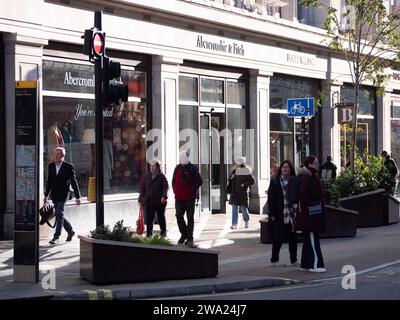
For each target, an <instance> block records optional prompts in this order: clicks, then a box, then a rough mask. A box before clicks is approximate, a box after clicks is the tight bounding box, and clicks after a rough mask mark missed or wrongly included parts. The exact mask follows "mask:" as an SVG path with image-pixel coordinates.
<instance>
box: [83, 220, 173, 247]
mask: <svg viewBox="0 0 400 320" xmlns="http://www.w3.org/2000/svg"><path fill="white" fill-rule="evenodd" d="M90 236H91V237H92V238H93V239H98V240H112V241H125V242H132V243H143V244H153V245H163V246H172V245H173V244H172V243H171V241H170V240H168V239H165V238H163V237H160V236H159V235H155V236H153V237H151V238H143V237H140V236H135V235H134V231H133V230H132V229H131V228H130V227H125V226H124V220H120V221H118V222H117V223H115V225H114V227H113V230H112V231H111V230H110V227H109V226H108V225H101V226H98V227H96V229H95V230H93V231H90Z"/></svg>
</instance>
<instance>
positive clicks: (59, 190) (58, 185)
mask: <svg viewBox="0 0 400 320" xmlns="http://www.w3.org/2000/svg"><path fill="white" fill-rule="evenodd" d="M64 157H65V149H64V148H61V147H58V148H56V149H55V150H54V158H55V162H51V163H50V164H49V173H48V178H47V184H46V191H45V193H44V202H45V203H46V202H47V200H48V197H49V196H50V198H51V199H52V200H53V203H54V208H55V211H56V232H55V233H54V236H53V239H52V240H50V242H49V243H50V244H57V243H58V239H59V238H60V235H61V230H62V227H63V226H64V229H65V231H67V233H68V237H67V240H66V241H71V240H72V237H73V236H74V235H75V232H74V230H73V229H72V226H71V224H70V223H69V222H68V220H67V219H65V218H64V205H65V202H66V201H67V199H68V197H69V192H70V186H71V185H72V188H73V190H74V193H75V198H76V205H78V206H79V205H80V204H81V200H80V197H81V194H80V192H79V187H78V182H77V180H76V176H75V169H74V167H73V166H72V164H70V163H68V162H65V161H64Z"/></svg>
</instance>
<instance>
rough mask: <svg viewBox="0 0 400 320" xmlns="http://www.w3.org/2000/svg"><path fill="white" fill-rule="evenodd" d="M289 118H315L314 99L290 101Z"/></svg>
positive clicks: (288, 107) (288, 104)
mask: <svg viewBox="0 0 400 320" xmlns="http://www.w3.org/2000/svg"><path fill="white" fill-rule="evenodd" d="M287 115H288V117H312V116H314V98H301V99H288V100H287Z"/></svg>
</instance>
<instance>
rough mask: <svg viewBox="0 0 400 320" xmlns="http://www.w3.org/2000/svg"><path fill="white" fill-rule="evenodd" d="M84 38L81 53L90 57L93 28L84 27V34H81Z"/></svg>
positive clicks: (91, 54)
mask: <svg viewBox="0 0 400 320" xmlns="http://www.w3.org/2000/svg"><path fill="white" fill-rule="evenodd" d="M82 38H84V39H85V40H84V43H83V53H84V54H85V55H87V56H89V58H90V59H91V58H92V56H93V53H92V46H93V29H86V30H85V34H84V35H83V36H82Z"/></svg>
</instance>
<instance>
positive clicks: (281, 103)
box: [269, 75, 319, 174]
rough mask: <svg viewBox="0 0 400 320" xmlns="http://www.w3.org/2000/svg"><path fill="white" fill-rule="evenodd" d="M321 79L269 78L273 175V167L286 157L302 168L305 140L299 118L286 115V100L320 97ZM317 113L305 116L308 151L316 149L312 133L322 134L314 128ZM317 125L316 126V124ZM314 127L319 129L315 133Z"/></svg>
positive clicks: (306, 147)
mask: <svg viewBox="0 0 400 320" xmlns="http://www.w3.org/2000/svg"><path fill="white" fill-rule="evenodd" d="M318 92H319V82H318V81H317V80H312V79H306V78H296V77H287V76H283V75H274V76H273V77H272V78H271V81H270V100H269V103H270V104H269V112H270V114H269V115H270V169H271V174H274V168H276V167H279V165H280V164H281V163H282V161H284V160H290V161H291V162H292V163H293V164H294V165H295V166H296V167H299V166H300V165H301V164H302V162H303V161H304V159H302V158H301V149H302V139H301V134H300V133H301V127H300V118H299V119H296V120H294V119H293V118H289V117H288V116H287V100H288V99H295V98H308V97H314V98H316V97H317V96H318ZM317 116H318V113H316V115H315V116H314V117H312V118H309V119H306V130H305V136H306V137H305V143H306V145H305V150H306V154H308V153H309V152H310V150H315V149H316V148H315V145H316V144H317V142H316V141H315V140H316V139H315V138H314V139H311V138H310V137H312V136H314V137H315V136H317V135H319V132H317V130H316V129H315V128H314V129H312V128H313V123H314V122H315V121H316V120H315V118H316V117H317ZM314 127H315V126H314ZM312 130H315V131H316V132H315V133H314V135H313V134H312V132H313V131H312Z"/></svg>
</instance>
